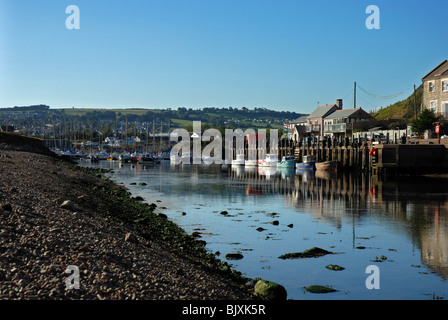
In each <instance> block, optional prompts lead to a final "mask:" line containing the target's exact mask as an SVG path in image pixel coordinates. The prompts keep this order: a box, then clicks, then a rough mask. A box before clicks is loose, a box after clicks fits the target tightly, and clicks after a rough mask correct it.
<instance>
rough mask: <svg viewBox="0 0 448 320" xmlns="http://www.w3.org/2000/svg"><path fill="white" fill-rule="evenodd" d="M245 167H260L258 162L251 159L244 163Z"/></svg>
mask: <svg viewBox="0 0 448 320" xmlns="http://www.w3.org/2000/svg"><path fill="white" fill-rule="evenodd" d="M244 165H245V166H246V167H257V166H258V161H257V160H251V159H248V160H246V161H245V162H244Z"/></svg>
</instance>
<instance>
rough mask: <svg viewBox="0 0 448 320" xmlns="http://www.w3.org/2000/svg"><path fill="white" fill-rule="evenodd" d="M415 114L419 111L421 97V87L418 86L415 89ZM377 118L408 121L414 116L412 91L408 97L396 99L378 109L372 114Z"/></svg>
mask: <svg viewBox="0 0 448 320" xmlns="http://www.w3.org/2000/svg"><path fill="white" fill-rule="evenodd" d="M415 96H416V102H417V103H416V106H417V114H418V113H420V105H421V103H422V98H423V87H422V86H420V87H418V88H417V90H415ZM372 115H373V116H374V117H375V119H377V120H400V121H405V122H409V121H410V120H411V119H412V118H413V117H414V116H415V110H414V93H412V94H411V95H410V96H409V97H408V98H406V99H404V100H402V101H398V102H396V103H394V104H393V105H390V106H388V107H387V108H383V109H381V110H379V111H378V112H377V113H374V114H372Z"/></svg>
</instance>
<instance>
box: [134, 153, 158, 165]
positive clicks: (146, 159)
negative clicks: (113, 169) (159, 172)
mask: <svg viewBox="0 0 448 320" xmlns="http://www.w3.org/2000/svg"><path fill="white" fill-rule="evenodd" d="M137 162H138V163H139V164H155V163H156V159H154V157H153V156H152V155H151V154H143V155H141V156H140V157H139V158H138V159H137Z"/></svg>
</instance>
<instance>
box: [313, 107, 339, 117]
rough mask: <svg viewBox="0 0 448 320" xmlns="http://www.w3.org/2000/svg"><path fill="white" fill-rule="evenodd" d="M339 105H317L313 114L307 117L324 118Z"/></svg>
mask: <svg viewBox="0 0 448 320" xmlns="http://www.w3.org/2000/svg"><path fill="white" fill-rule="evenodd" d="M337 108H338V106H337V105H336V104H327V105H325V106H320V107H317V109H316V110H314V111H313V112H311V114H310V115H309V116H308V117H307V119H311V118H324V117H325V116H327V115H328V114H330V113H331V112H333V111H334V110H336V109H337Z"/></svg>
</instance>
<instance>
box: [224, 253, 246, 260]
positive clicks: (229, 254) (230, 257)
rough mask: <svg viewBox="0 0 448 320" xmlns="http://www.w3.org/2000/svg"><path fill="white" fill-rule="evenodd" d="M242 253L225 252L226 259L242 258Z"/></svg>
mask: <svg viewBox="0 0 448 320" xmlns="http://www.w3.org/2000/svg"><path fill="white" fill-rule="evenodd" d="M243 258H244V257H243V255H242V254H241V253H228V254H226V259H227V260H241V259H243Z"/></svg>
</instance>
